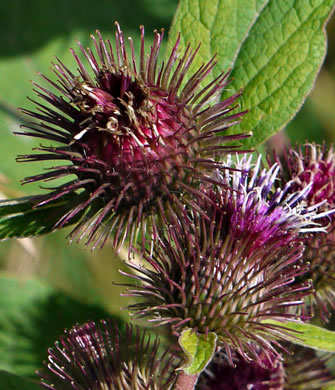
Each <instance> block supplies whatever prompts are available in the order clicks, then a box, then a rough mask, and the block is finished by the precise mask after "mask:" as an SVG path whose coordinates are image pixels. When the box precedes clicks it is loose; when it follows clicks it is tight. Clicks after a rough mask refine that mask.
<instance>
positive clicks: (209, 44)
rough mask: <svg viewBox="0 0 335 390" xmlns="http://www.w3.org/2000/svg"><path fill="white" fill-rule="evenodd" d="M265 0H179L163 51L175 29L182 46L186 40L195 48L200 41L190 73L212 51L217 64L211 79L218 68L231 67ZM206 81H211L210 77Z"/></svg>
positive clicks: (172, 39) (211, 54)
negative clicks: (179, 36) (179, 35)
mask: <svg viewBox="0 0 335 390" xmlns="http://www.w3.org/2000/svg"><path fill="white" fill-rule="evenodd" d="M268 1H269V0H219V1H218V0H207V1H202V0H181V1H180V2H179V6H178V9H177V12H176V14H175V17H174V20H173V23H172V26H171V29H170V35H169V42H168V50H167V53H168V52H169V51H171V49H172V47H173V45H174V44H175V41H176V39H177V36H178V34H179V32H180V33H181V46H182V47H186V44H187V43H188V42H189V43H190V44H191V47H192V48H193V49H195V48H196V47H197V46H198V45H199V43H200V42H201V46H200V49H199V53H198V55H197V56H196V58H195V61H194V63H193V65H192V67H191V73H192V70H193V71H196V70H197V69H198V68H199V66H200V65H201V64H202V63H206V62H208V61H209V60H210V59H211V58H212V57H213V56H214V55H215V54H216V56H217V61H218V65H217V66H216V67H215V68H214V70H213V75H212V79H213V78H214V77H216V76H218V74H219V73H220V72H221V71H222V70H226V71H228V69H230V68H232V67H233V64H234V61H235V59H236V56H237V55H238V53H239V51H240V48H241V45H242V43H243V41H244V40H245V38H246V37H247V35H248V33H249V30H250V28H251V27H252V25H253V24H254V22H255V21H256V20H257V17H258V15H259V13H260V12H261V11H262V9H263V7H264V6H265V5H266V4H267V3H268ZM190 26H192V27H191V28H190ZM207 81H211V78H210V76H209V77H208V78H207Z"/></svg>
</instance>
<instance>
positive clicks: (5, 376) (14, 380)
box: [0, 370, 41, 390]
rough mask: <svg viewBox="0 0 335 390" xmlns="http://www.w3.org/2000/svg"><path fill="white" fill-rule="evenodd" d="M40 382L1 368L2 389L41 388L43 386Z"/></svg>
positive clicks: (37, 389) (0, 384)
mask: <svg viewBox="0 0 335 390" xmlns="http://www.w3.org/2000/svg"><path fill="white" fill-rule="evenodd" d="M38 383H39V382H37V381H32V380H31V379H27V378H24V377H22V376H18V375H13V374H11V373H10V372H7V371H3V370H0V389H2V390H39V389H41V387H40V386H39V384H38Z"/></svg>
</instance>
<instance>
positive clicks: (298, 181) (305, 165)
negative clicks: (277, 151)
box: [275, 144, 335, 221]
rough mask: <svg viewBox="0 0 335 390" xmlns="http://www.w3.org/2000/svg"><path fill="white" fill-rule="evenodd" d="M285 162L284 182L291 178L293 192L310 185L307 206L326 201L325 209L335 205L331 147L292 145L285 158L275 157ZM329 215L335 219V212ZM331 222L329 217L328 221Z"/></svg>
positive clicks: (334, 166) (334, 179) (334, 178)
mask: <svg viewBox="0 0 335 390" xmlns="http://www.w3.org/2000/svg"><path fill="white" fill-rule="evenodd" d="M275 158H276V159H277V161H278V162H280V164H281V165H282V168H283V169H282V174H283V178H284V180H285V181H288V180H290V181H292V182H293V183H292V186H291V188H292V191H297V190H302V189H304V188H305V187H307V186H309V185H311V187H312V188H311V190H310V191H309V193H308V195H307V197H306V202H307V203H308V205H310V206H311V205H315V204H318V203H320V202H323V203H324V206H323V209H324V210H330V209H333V208H334V206H335V154H334V149H333V147H332V146H331V147H330V148H327V147H326V145H323V146H321V145H315V144H306V145H304V146H303V147H297V148H295V149H294V148H289V150H288V151H287V153H286V154H285V155H284V157H283V158H282V159H279V158H278V157H277V156H276V157H275ZM330 217H332V218H333V219H334V218H335V216H334V214H330ZM328 221H329V220H328Z"/></svg>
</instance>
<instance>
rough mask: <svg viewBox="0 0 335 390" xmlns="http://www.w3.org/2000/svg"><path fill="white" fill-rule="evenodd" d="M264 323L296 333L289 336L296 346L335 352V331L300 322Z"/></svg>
mask: <svg viewBox="0 0 335 390" xmlns="http://www.w3.org/2000/svg"><path fill="white" fill-rule="evenodd" d="M263 323H264V324H270V325H276V326H282V327H285V328H287V329H290V330H292V331H294V332H296V334H295V335H294V336H293V335H292V334H289V335H288V336H289V337H290V341H291V342H293V343H295V344H298V345H302V346H304V347H308V348H313V349H316V350H319V351H328V352H335V331H330V330H328V329H324V328H320V327H319V326H315V325H311V324H307V323H304V322H299V321H296V322H289V323H286V324H283V323H281V322H279V321H274V320H266V321H263Z"/></svg>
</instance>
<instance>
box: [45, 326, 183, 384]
mask: <svg viewBox="0 0 335 390" xmlns="http://www.w3.org/2000/svg"><path fill="white" fill-rule="evenodd" d="M158 347H159V342H158V341H157V339H156V340H154V341H153V342H152V340H151V339H150V336H149V335H148V334H146V333H145V332H143V333H141V332H140V331H139V330H138V328H136V330H135V331H134V330H133V328H132V327H131V326H128V325H127V326H126V328H125V330H124V331H121V330H119V329H118V327H117V325H116V324H115V323H114V322H111V321H108V322H107V321H101V323H100V324H95V323H94V322H89V323H87V324H84V325H82V326H79V325H78V326H75V327H73V328H72V329H71V330H69V331H66V332H65V335H64V336H62V337H60V339H59V341H57V342H56V343H55V345H54V347H52V348H50V349H49V356H48V363H46V364H47V370H44V371H43V372H41V373H38V374H39V375H40V376H41V378H42V379H41V384H42V386H43V387H45V388H47V389H50V390H73V389H90V390H101V389H115V390H127V389H129V390H133V389H138V390H169V389H172V388H173V385H174V383H175V379H176V374H175V368H176V366H177V364H178V363H179V359H176V358H174V357H173V356H172V355H171V356H168V353H164V354H160V353H158Z"/></svg>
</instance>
